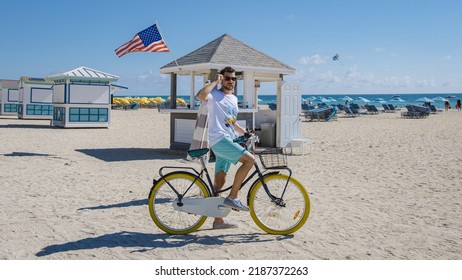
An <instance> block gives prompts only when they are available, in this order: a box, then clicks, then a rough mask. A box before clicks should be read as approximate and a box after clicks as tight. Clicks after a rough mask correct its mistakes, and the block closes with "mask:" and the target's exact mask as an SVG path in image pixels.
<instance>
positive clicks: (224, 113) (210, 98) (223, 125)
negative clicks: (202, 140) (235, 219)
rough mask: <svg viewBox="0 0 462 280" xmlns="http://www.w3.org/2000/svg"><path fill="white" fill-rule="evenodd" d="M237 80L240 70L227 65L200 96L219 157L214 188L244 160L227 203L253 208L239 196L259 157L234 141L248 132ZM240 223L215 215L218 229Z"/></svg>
mask: <svg viewBox="0 0 462 280" xmlns="http://www.w3.org/2000/svg"><path fill="white" fill-rule="evenodd" d="M236 80H237V78H236V71H235V70H234V69H233V68H231V67H225V68H224V69H223V70H221V71H220V74H218V75H217V80H216V81H214V82H212V83H210V84H208V85H206V86H205V87H203V88H202V89H201V90H200V91H199V92H198V93H197V95H196V97H197V99H199V100H201V101H206V102H207V109H208V122H209V127H208V137H209V143H210V148H211V149H212V151H213V153H214V154H215V157H216V162H215V180H214V188H215V189H216V190H217V191H220V190H221V189H222V188H223V186H224V185H225V182H226V174H227V173H228V171H229V169H230V167H231V164H234V165H235V164H237V162H241V163H242V165H241V166H240V167H239V168H238V170H237V171H236V175H235V177H234V182H233V185H232V187H231V191H230V193H229V195H228V197H227V198H226V199H225V201H224V203H223V204H224V205H226V206H228V207H231V208H233V209H235V210H242V211H249V208H248V207H247V206H245V205H244V204H243V203H242V202H241V201H240V200H239V199H238V198H237V196H238V193H239V188H240V186H241V184H242V182H243V181H244V179H245V178H246V176H247V174H248V173H249V171H250V169H252V167H253V164H254V162H255V158H254V156H253V155H252V154H251V153H250V152H248V151H247V150H246V149H245V148H243V147H242V146H240V145H239V144H237V143H235V142H234V141H233V139H234V138H236V137H237V136H239V135H242V134H244V133H245V132H246V131H245V129H244V128H242V127H241V126H240V125H239V124H238V123H237V122H236V120H237V114H238V106H237V97H236V96H235V95H234V94H233V89H234V87H235V85H236ZM218 84H221V87H220V89H217V88H216V87H217V86H218ZM236 227H238V226H237V224H234V223H231V222H229V221H225V220H224V219H223V218H215V221H214V222H213V228H215V229H226V228H236Z"/></svg>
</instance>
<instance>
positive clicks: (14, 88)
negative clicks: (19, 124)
mask: <svg viewBox="0 0 462 280" xmlns="http://www.w3.org/2000/svg"><path fill="white" fill-rule="evenodd" d="M18 99H19V86H18V80H0V115H15V116H16V115H17V114H18Z"/></svg>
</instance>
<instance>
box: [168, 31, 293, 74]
mask: <svg viewBox="0 0 462 280" xmlns="http://www.w3.org/2000/svg"><path fill="white" fill-rule="evenodd" d="M177 62H178V64H179V66H180V68H182V69H191V70H195V69H194V66H195V67H196V68H197V66H202V69H204V68H208V69H221V68H223V67H225V66H232V67H234V68H235V69H236V70H238V71H241V70H244V71H245V70H248V69H252V70H256V71H258V72H271V73H280V74H292V73H294V72H295V69H294V68H292V67H290V66H288V65H286V64H284V63H282V62H280V61H278V60H276V59H274V58H272V57H271V56H269V55H267V54H265V53H263V52H261V51H259V50H257V49H255V48H253V47H251V46H249V45H247V44H245V43H243V42H241V41H240V40H238V39H236V38H234V37H232V36H230V35H228V34H224V35H222V36H221V37H219V38H217V39H215V40H213V41H212V42H210V43H208V44H206V45H204V46H202V47H200V48H198V49H197V50H195V51H192V52H191V53H189V54H187V55H185V56H183V57H181V58H179V59H178V60H177ZM160 70H161V72H162V73H171V72H177V71H178V67H177V65H176V63H175V61H172V62H170V63H169V64H167V65H165V66H163V67H161V68H160Z"/></svg>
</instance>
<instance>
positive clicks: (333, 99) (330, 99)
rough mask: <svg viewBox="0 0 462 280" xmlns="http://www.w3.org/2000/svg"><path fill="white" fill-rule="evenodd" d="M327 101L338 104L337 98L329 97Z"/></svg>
mask: <svg viewBox="0 0 462 280" xmlns="http://www.w3.org/2000/svg"><path fill="white" fill-rule="evenodd" d="M327 100H329V102H337V100H335V98H332V97H327Z"/></svg>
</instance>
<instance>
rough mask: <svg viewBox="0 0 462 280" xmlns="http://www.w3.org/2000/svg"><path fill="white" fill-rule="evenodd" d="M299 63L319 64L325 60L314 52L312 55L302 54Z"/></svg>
mask: <svg viewBox="0 0 462 280" xmlns="http://www.w3.org/2000/svg"><path fill="white" fill-rule="evenodd" d="M299 63H300V64H302V65H320V64H324V63H326V60H325V59H324V58H322V57H321V56H320V55H319V54H315V55H313V56H302V57H301V58H300V59H299Z"/></svg>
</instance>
